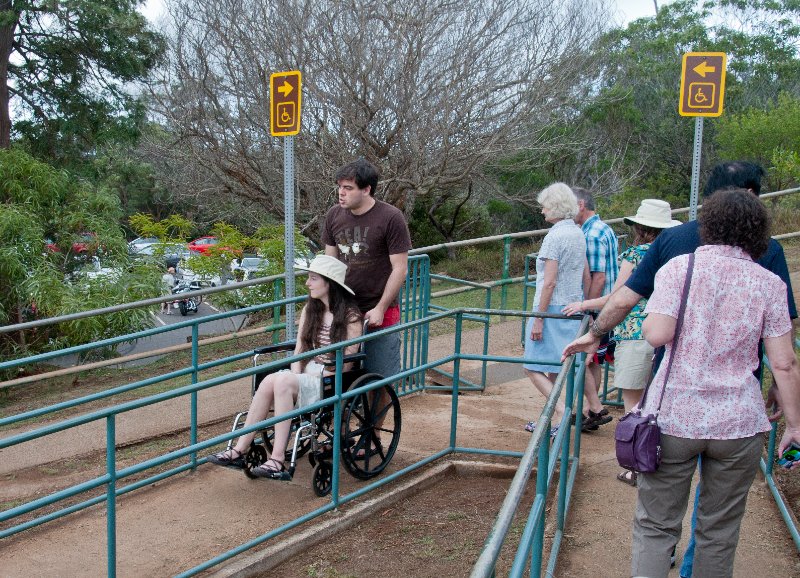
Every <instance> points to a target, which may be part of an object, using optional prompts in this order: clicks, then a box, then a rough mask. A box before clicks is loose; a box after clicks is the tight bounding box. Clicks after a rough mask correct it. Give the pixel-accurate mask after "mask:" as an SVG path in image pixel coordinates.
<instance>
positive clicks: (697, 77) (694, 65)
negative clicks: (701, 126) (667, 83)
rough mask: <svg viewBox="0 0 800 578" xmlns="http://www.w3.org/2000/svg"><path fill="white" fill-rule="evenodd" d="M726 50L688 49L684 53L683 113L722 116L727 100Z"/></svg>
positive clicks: (680, 103) (683, 114)
mask: <svg viewBox="0 0 800 578" xmlns="http://www.w3.org/2000/svg"><path fill="white" fill-rule="evenodd" d="M726 65H727V55H726V54H725V53H724V52H687V53H686V54H684V55H683V69H682V71H681V97H680V102H679V104H678V112H679V113H680V115H681V116H720V115H721V114H722V103H723V101H724V100H725V67H726Z"/></svg>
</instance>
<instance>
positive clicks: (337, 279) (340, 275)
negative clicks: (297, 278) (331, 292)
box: [295, 255, 355, 295]
mask: <svg viewBox="0 0 800 578" xmlns="http://www.w3.org/2000/svg"><path fill="white" fill-rule="evenodd" d="M295 269H296V270H297V271H309V272H311V273H316V274H318V275H322V276H323V277H325V278H326V279H329V280H331V281H333V282H334V283H337V284H338V285H341V286H342V288H344V290H345V291H347V292H348V293H350V295H355V293H354V292H353V290H352V289H350V287H348V286H347V285H345V284H344V276H345V275H346V274H347V265H345V264H344V263H342V262H341V261H339V259H337V258H336V257H331V256H330V255H317V256H316V257H314V260H313V261H311V263H309V265H308V267H298V266H296V265H295Z"/></svg>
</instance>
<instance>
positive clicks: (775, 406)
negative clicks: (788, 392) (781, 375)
mask: <svg viewBox="0 0 800 578" xmlns="http://www.w3.org/2000/svg"><path fill="white" fill-rule="evenodd" d="M764 405H765V407H766V408H767V418H768V419H769V421H778V420H779V419H781V417H782V416H783V409H781V394H780V392H779V391H778V386H776V385H775V384H774V383H773V384H772V386H771V387H770V388H769V391H767V400H766V401H765V402H764Z"/></svg>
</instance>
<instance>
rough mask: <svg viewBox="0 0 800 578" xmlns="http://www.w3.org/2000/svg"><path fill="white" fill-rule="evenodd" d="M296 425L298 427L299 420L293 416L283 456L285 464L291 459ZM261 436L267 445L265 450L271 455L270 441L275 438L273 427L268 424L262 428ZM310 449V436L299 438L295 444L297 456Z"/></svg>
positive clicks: (271, 444)
mask: <svg viewBox="0 0 800 578" xmlns="http://www.w3.org/2000/svg"><path fill="white" fill-rule="evenodd" d="M298 427H300V420H299V419H297V418H295V419H293V420H292V428H291V429H290V430H289V443H288V444H287V445H286V455H285V456H284V461H285V462H286V463H287V464H288V463H289V462H291V461H292V445H293V444H294V436H295V434H296V433H297V428H298ZM261 437H262V438H263V439H264V445H265V446H266V447H267V451H268V452H269V454H270V455H272V446H273V443H272V442H273V441H274V439H275V427H274V426H270V427H268V428H267V429H265V430H263V431H262V432H261ZM310 449H311V438H308V439H304V440H300V443H299V444H297V457H298V458H300V457H301V456H304V455H305V454H306V453H308V450H310Z"/></svg>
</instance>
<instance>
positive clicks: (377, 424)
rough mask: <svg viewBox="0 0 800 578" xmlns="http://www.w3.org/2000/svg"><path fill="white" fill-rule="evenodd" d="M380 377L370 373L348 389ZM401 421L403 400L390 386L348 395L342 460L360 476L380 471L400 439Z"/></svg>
mask: <svg viewBox="0 0 800 578" xmlns="http://www.w3.org/2000/svg"><path fill="white" fill-rule="evenodd" d="M379 379H382V378H381V376H380V375H377V374H374V373H368V374H366V375H364V376H362V377H360V378H358V379H357V380H356V381H354V382H353V384H352V385H351V386H350V387H349V389H351V390H352V389H355V388H357V387H361V386H363V385H365V384H367V383H370V382H373V381H377V380H379ZM400 425H401V424H400V400H398V399H397V394H396V393H395V392H394V389H393V388H392V387H391V386H389V385H385V386H383V387H382V388H378V389H376V390H373V391H370V392H366V393H362V394H360V395H358V396H356V397H354V398H351V399H349V400H348V401H347V404H346V405H345V407H344V411H343V413H342V462H343V463H344V465H345V467H346V468H347V470H348V471H349V472H350V473H351V474H352V475H353V476H354V477H356V478H358V479H360V480H368V479H370V478H372V477H374V476H376V475H378V474H379V473H381V472H382V471H383V470H384V468H385V467H386V466H387V465H388V464H389V462H390V461H391V459H392V456H394V452H395V450H396V449H397V444H398V443H399V442H400Z"/></svg>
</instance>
